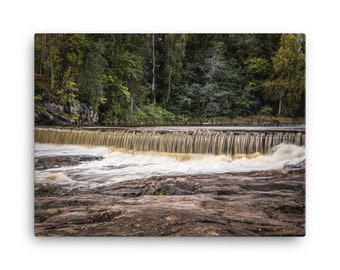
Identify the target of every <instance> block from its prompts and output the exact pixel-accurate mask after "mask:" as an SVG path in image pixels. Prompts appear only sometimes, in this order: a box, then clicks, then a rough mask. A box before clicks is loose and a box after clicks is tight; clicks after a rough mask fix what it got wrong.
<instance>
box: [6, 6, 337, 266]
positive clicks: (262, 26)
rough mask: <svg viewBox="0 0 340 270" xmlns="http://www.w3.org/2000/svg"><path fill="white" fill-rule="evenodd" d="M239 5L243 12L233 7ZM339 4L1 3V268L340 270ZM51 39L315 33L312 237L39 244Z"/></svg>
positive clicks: (310, 46) (310, 73) (310, 89)
mask: <svg viewBox="0 0 340 270" xmlns="http://www.w3.org/2000/svg"><path fill="white" fill-rule="evenodd" d="M229 2H231V3H229ZM336 3H337V1H326V0H325V1H298V0H286V1H272V0H268V1H265V0H260V1H259V0H257V1H254V0H248V1H242V0H238V1H214V0H210V1H201V0H196V1H185V0H181V1H179V0H172V1H160V0H158V1H156V0H155V1H141V0H140V1H137V0H136V1H129V0H124V1H120V2H118V1H101V0H97V1H88V0H83V1H70V0H59V1H34V0H31V1H16V0H11V1H1V4H0V27H1V42H0V45H1V48H0V68H1V70H0V75H1V77H0V78H1V81H0V91H1V99H0V102H1V105H0V108H1V114H0V121H1V132H0V133H1V163H0V164H1V189H0V199H1V204H0V218H1V219H0V226H1V227H0V228H1V229H0V233H1V239H0V240H1V242H0V243H1V244H0V245H1V253H0V258H1V259H0V268H1V269H22V268H23V267H25V268H26V269H72V268H73V269H105V268H111V269H117V268H122V269H132V268H134V269H139V268H142V269H144V268H147V269H159V270H162V269H173V268H177V269H183V268H186V269H196V268H199V269H216V268H222V267H223V268H230V269H287V268H289V269H308V268H310V267H313V269H314V267H316V269H336V268H338V269H339V264H340V263H339V260H338V258H337V257H338V256H339V248H338V246H339V240H340V239H339V229H340V227H339V225H340V224H339V213H340V205H339V200H338V198H339V197H340V196H339V181H340V177H339V169H340V166H339V162H338V160H339V158H338V155H339V153H340V151H339V139H338V134H339V133H338V129H339V128H338V126H339V120H338V117H339V106H340V104H339V91H340V89H339V77H340V75H339V72H340V69H339V61H340V59H339V50H340V44H339V36H338V35H339V28H338V25H339V12H338V11H339V8H338V7H337V6H336ZM45 32H61V33H66V32H84V33H89V32H95V33H96V32H107V33H117V32H122V33H125V32H130V33H131V32H132V33H135V32H142V33H145V32H149V33H150V32H159V33H161V32H190V33H193V32H206V33H212V32H222V33H232V32H235V33H241V32H242V33H282V32H285V33H286V32H294V33H305V34H306V36H307V230H306V232H307V235H306V237H303V238H177V239H174V238H168V239H164V238H163V239H160V238H35V237H34V233H33V215H34V213H33V199H34V197H33V117H34V114H33V37H34V34H35V33H45Z"/></svg>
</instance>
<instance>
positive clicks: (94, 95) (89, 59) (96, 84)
mask: <svg viewBox="0 0 340 270" xmlns="http://www.w3.org/2000/svg"><path fill="white" fill-rule="evenodd" d="M104 51H105V48H104V47H103V44H101V43H99V42H92V43H90V45H89V48H88V51H87V53H86V56H85V62H84V67H83V70H82V73H81V76H80V80H79V88H80V91H81V93H82V95H81V97H82V98H81V99H82V101H83V102H86V103H88V104H89V105H90V106H91V107H92V108H93V109H94V111H97V110H98V107H99V104H100V101H101V99H102V96H103V83H102V74H103V72H104V65H105V59H104V58H103V56H102V55H103V53H104Z"/></svg>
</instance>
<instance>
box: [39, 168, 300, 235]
mask: <svg viewBox="0 0 340 270" xmlns="http://www.w3.org/2000/svg"><path fill="white" fill-rule="evenodd" d="M35 188H36V193H35V235H36V236H303V235H305V170H304V168H299V169H296V170H290V171H286V170H278V171H259V172H248V173H226V174H213V175H189V176H177V177H175V176H162V177H151V178H149V179H145V180H132V181H124V182H119V183H116V184H113V185H111V186H106V187H101V188H96V189H92V190H77V191H75V190H72V191H70V190H66V189H64V188H63V187H62V186H60V187H58V186H55V185H53V186H52V185H51V186H50V187H49V186H48V185H44V186H40V184H36V187H35ZM49 189H51V190H49ZM52 189H53V190H52Z"/></svg>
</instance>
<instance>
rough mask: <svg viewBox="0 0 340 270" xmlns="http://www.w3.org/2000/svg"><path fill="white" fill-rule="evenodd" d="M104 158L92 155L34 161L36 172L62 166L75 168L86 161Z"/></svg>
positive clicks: (46, 158) (44, 158)
mask: <svg viewBox="0 0 340 270" xmlns="http://www.w3.org/2000/svg"><path fill="white" fill-rule="evenodd" d="M100 159H102V157H99V156H91V155H74V156H72V155H70V156H56V157H39V158H35V160H34V168H35V169H36V170H45V169H49V168H58V167H62V166H73V165H76V164H79V163H81V162H85V161H93V160H100Z"/></svg>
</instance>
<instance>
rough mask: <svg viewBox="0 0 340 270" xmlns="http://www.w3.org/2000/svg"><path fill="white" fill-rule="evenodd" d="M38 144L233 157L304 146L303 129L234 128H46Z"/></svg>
mask: <svg viewBox="0 0 340 270" xmlns="http://www.w3.org/2000/svg"><path fill="white" fill-rule="evenodd" d="M34 138H35V142H37V143H52V144H76V145H89V146H106V147H111V148H114V149H117V150H124V151H140V152H150V151H152V152H165V153H178V154H213V155H236V154H253V153H261V154H264V153H267V152H269V151H270V149H271V148H272V147H273V146H276V145H278V144H280V143H284V142H286V143H291V144H296V145H304V144H305V132H304V129H303V130H302V129H289V130H287V129H279V128H277V129H266V128H258V129H256V128H254V129H243V130H242V128H240V129H235V128H230V129H226V128H221V129H218V128H216V129H209V128H206V129H204V128H196V129H194V128H186V127H183V128H182V129H175V128H174V129H157V128H121V129H119V128H45V127H36V128H35V134H34Z"/></svg>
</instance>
